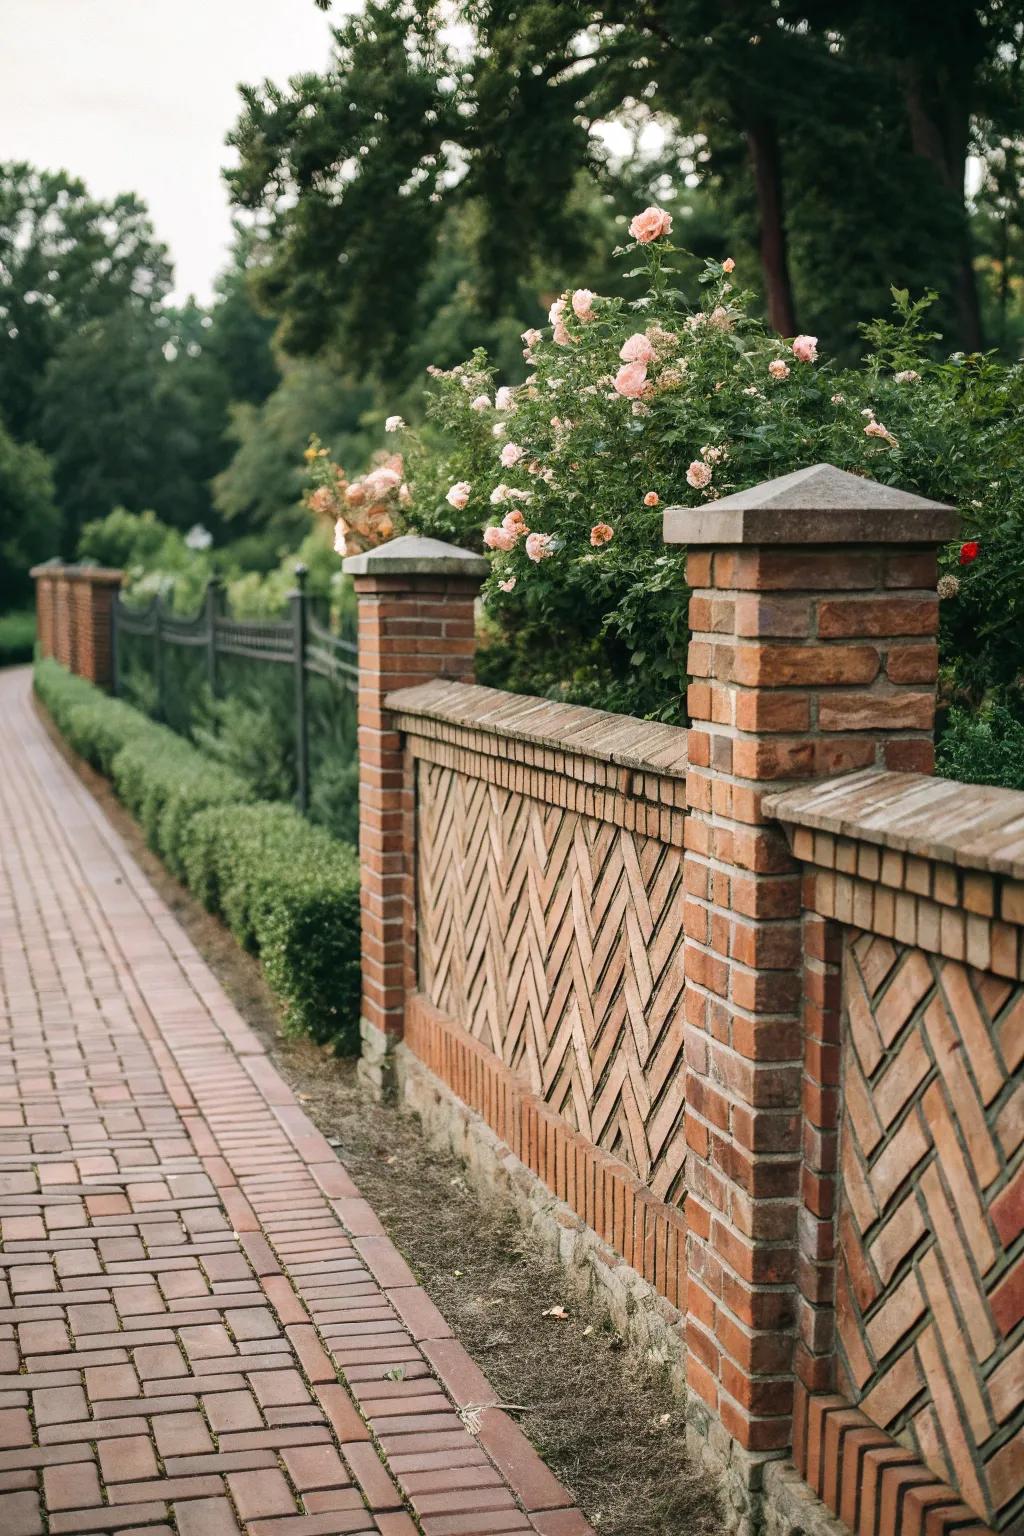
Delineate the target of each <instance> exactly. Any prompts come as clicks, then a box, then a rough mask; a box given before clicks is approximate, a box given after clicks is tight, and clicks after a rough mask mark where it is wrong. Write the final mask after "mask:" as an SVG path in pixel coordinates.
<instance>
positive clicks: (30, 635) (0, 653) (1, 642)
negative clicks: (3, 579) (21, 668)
mask: <svg viewBox="0 0 1024 1536" xmlns="http://www.w3.org/2000/svg"><path fill="white" fill-rule="evenodd" d="M35 643H36V614H35V609H34V608H25V609H15V610H14V612H13V613H3V614H0V667H13V666H16V665H17V664H18V663H19V662H23V661H31V660H32V651H33V649H34V647H35Z"/></svg>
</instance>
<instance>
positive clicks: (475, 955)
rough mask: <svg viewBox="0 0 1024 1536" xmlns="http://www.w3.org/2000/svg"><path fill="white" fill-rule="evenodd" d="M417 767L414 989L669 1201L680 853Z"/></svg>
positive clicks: (678, 1150)
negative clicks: (416, 964)
mask: <svg viewBox="0 0 1024 1536" xmlns="http://www.w3.org/2000/svg"><path fill="white" fill-rule="evenodd" d="M413 750H414V752H415V751H417V750H418V744H417V743H416V742H415V741H414V743H413ZM600 766H603V765H600ZM418 767H419V773H418V780H417V807H418V810H417V881H418V883H417V909H418V913H419V986H420V990H421V991H422V992H423V994H424V995H425V996H426V997H427V998H428V999H429V1000H430V1001H431V1002H433V1003H434V1004H435V1005H436V1006H437V1007H438V1008H439V1009H441V1010H442V1012H444V1013H446V1014H447V1015H448V1016H449V1017H451V1018H454V1019H457V1020H458V1021H459V1023H460V1024H462V1025H464V1027H465V1028H466V1029H467V1030H468V1031H469V1033H470V1034H472V1035H474V1036H475V1037H476V1038H477V1039H478V1040H480V1041H481V1042H482V1043H483V1044H484V1045H486V1046H487V1047H488V1048H489V1049H490V1050H492V1051H493V1052H494V1053H495V1055H496V1056H497V1057H498V1058H499V1060H501V1061H502V1062H503V1063H504V1064H505V1065H506V1066H508V1067H511V1068H512V1069H513V1070H514V1071H516V1072H518V1073H519V1074H520V1075H521V1076H522V1077H523V1078H524V1079H525V1081H526V1082H527V1083H528V1085H529V1087H530V1089H531V1090H532V1092H533V1093H535V1094H536V1095H537V1096H538V1097H540V1098H541V1099H543V1100H544V1101H545V1102H546V1103H547V1104H548V1105H549V1106H550V1107H551V1108H552V1109H554V1110H556V1111H558V1112H559V1113H560V1114H561V1115H563V1116H564V1118H565V1119H566V1121H567V1122H568V1123H569V1125H571V1126H572V1127H574V1128H575V1129H576V1130H578V1131H579V1132H580V1133H581V1134H582V1135H583V1136H585V1137H586V1138H587V1139H588V1140H590V1141H592V1142H593V1143H594V1144H595V1145H596V1146H598V1147H600V1148H602V1149H603V1150H605V1151H608V1152H611V1153H613V1154H614V1155H615V1156H616V1157H619V1158H621V1159H622V1160H623V1161H624V1162H625V1163H626V1164H627V1165H628V1166H629V1167H630V1168H631V1169H632V1170H633V1172H634V1173H635V1174H637V1175H638V1176H639V1177H640V1178H641V1179H642V1180H643V1181H644V1183H646V1184H647V1185H648V1186H649V1187H650V1189H651V1191H652V1193H653V1194H654V1195H655V1196H656V1197H657V1198H658V1199H665V1200H669V1201H671V1202H672V1203H677V1200H678V1198H679V1195H680V1190H679V1179H680V1173H681V1169H682V1164H683V1159H684V1156H685V1141H684V1137H683V1103H682V1095H681V1092H680V1089H681V1067H682V993H683V985H684V977H683V965H682V959H683V904H684V891H683V867H682V866H683V856H682V850H681V849H680V848H678V847H675V846H671V845H666V844H665V843H662V842H660V841H659V840H658V839H656V838H653V837H646V836H642V835H638V834H636V833H634V832H631V831H628V830H626V829H625V828H624V827H621V826H615V825H614V824H609V823H607V822H603V821H601V820H599V819H597V817H595V816H593V815H586V814H583V813H582V812H580V811H576V810H570V809H563V808H561V807H558V806H552V805H550V804H545V803H544V801H542V800H538V799H535V798H533V797H532V796H531V795H530V794H529V792H527V793H518V792H517V791H515V790H513V789H510V788H506V787H504V786H501V785H498V784H495V783H491V782H488V781H487V780H486V779H478V778H474V777H471V776H470V775H469V774H468V773H467V772H466V771H465V768H464V767H463V768H462V769H461V771H460V767H457V766H452V767H447V766H442V765H440V764H437V763H433V762H429V761H421V762H420V763H419V765H418ZM604 772H605V773H606V774H607V775H609V776H614V775H615V774H616V773H618V774H621V773H622V772H623V770H615V769H614V768H609V769H605V770H604ZM530 776H531V775H530V773H529V770H528V769H524V771H523V777H524V778H525V779H526V780H527V781H529V778H530ZM601 790H602V785H601V784H600V782H599V783H598V784H597V785H595V786H594V787H593V788H592V789H591V791H590V796H589V798H590V800H591V802H592V803H595V804H596V803H598V802H599V801H600V799H601V798H602V796H601ZM679 820H680V822H682V820H683V817H682V813H681V812H680V813H679Z"/></svg>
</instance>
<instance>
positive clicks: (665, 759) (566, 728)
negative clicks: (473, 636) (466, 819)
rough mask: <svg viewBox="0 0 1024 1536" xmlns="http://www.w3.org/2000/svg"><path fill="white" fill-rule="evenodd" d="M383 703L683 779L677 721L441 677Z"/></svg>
mask: <svg viewBox="0 0 1024 1536" xmlns="http://www.w3.org/2000/svg"><path fill="white" fill-rule="evenodd" d="M385 702H386V703H387V706H388V708H389V709H392V710H395V711H396V712H399V713H401V714H403V715H407V716H416V715H420V716H423V717H424V718H426V719H428V720H438V721H442V722H444V723H445V724H448V725H456V726H465V727H468V728H470V729H472V730H474V731H479V732H481V733H483V734H485V735H489V736H493V737H507V738H511V739H512V740H514V741H523V742H531V743H533V744H535V745H537V746H542V747H547V748H551V749H554V750H556V751H563V752H571V753H575V754H577V755H580V756H583V757H592V758H596V759H598V760H599V761H601V762H606V763H614V764H617V765H619V766H621V767H624V768H635V769H640V770H642V771H645V772H649V773H655V774H659V775H661V776H662V777H665V778H680V779H685V777H686V769H687V750H686V748H687V738H688V732H687V731H686V729H685V728H684V727H682V726H678V725H662V724H661V723H660V722H658V721H654V720H639V719H637V718H636V717H635V716H633V715H617V714H613V713H612V712H611V711H610V710H604V709H588V708H586V707H584V706H583V705H581V704H560V703H557V702H556V701H554V700H551V699H541V698H533V697H531V696H529V695H526V694H519V693H506V692H505V691H504V690H503V689H500V688H482V687H479V686H478V685H474V684H471V683H448V682H444V681H441V680H439V681H436V682H430V683H423V684H421V685H419V686H418V687H415V688H399V689H396V690H395V691H394V692H393V693H389V694H388V696H387V699H386V701H385Z"/></svg>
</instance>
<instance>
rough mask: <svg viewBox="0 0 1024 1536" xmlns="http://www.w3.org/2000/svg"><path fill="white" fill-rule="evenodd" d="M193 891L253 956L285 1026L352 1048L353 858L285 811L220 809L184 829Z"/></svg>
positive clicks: (355, 986) (355, 975)
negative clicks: (280, 1005)
mask: <svg viewBox="0 0 1024 1536" xmlns="http://www.w3.org/2000/svg"><path fill="white" fill-rule="evenodd" d="M182 862H183V865H184V868H185V873H186V879H187V881H188V884H189V887H190V889H192V890H193V891H195V892H196V894H197V895H198V896H200V898H201V900H203V901H204V902H205V903H206V905H207V906H208V907H209V908H210V909H211V910H212V911H216V912H219V913H220V914H221V915H222V916H223V918H224V920H225V922H226V923H227V924H228V927H229V928H230V929H231V931H232V933H233V934H234V935H235V937H236V938H237V939H238V941H239V943H241V944H244V945H246V947H248V948H250V949H253V950H255V951H256V953H257V954H258V955H259V957H260V961H261V963H262V965H263V968H264V971H265V973H266V977H267V981H268V982H269V983H270V986H271V987H272V989H273V991H274V992H275V993H276V995H277V996H278V997H279V998H280V1000H281V1002H282V1003H283V1005H284V1008H285V1015H286V1019H287V1023H288V1027H289V1028H290V1029H292V1030H295V1031H305V1032H307V1033H308V1034H310V1035H312V1037H313V1038H314V1040H317V1041H319V1042H320V1043H322V1044H323V1043H328V1042H329V1043H331V1044H333V1045H335V1046H336V1047H337V1048H339V1049H342V1050H350V1051H355V1050H357V1049H358V1043H359V992H360V972H359V953H360V949H359V861H358V859H357V857H356V854H355V851H354V850H353V849H352V848H350V847H348V846H347V845H346V844H345V843H341V842H339V841H338V840H337V839H336V838H333V837H331V836H330V834H329V833H327V832H325V831H324V830H323V829H322V828H320V827H315V826H311V825H310V823H309V822H307V821H306V820H304V818H303V817H302V816H300V815H299V814H298V812H297V811H294V810H292V809H291V808H290V807H288V806H283V805H263V804H256V805H251V806H245V805H218V806H214V807H211V808H210V809H209V810H205V811H202V812H200V814H199V815H197V816H194V817H193V818H192V820H191V821H190V823H189V826H188V830H187V833H186V835H185V838H184V846H183V850H182Z"/></svg>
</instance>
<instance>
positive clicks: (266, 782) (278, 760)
mask: <svg viewBox="0 0 1024 1536" xmlns="http://www.w3.org/2000/svg"><path fill="white" fill-rule="evenodd" d="M268 681H270V680H268ZM284 682H285V684H286V689H285V690H281V691H282V692H285V694H286V697H285V698H284V699H283V700H280V701H271V700H270V699H268V698H267V697H266V695H265V692H264V690H261V689H260V687H259V686H258V685H256V684H253V685H250V687H249V688H248V689H246V690H244V691H243V692H241V693H237V692H235V693H230V694H228V695H227V696H226V697H225V698H222V699H212V698H210V697H209V695H208V694H207V696H206V699H205V701H204V708H203V712H202V714H201V715H200V716H199V717H198V718H197V719H196V720H194V721H193V724H192V730H191V735H192V738H193V740H194V741H195V743H196V745H197V746H198V747H199V748H200V749H201V750H202V751H203V752H205V753H206V755H207V757H208V758H210V760H211V761H212V762H217V763H221V764H222V765H223V766H224V767H225V768H229V769H231V771H232V772H234V773H237V774H239V775H240V776H241V777H242V778H244V779H245V780H246V782H247V783H248V784H250V785H251V786H252V789H253V792H254V794H256V795H257V796H258V797H259V799H261V800H289V799H290V798H291V796H292V795H293V794H294V792H295V706H294V699H293V698H292V697H291V694H292V689H293V686H294V685H292V679H291V675H290V673H289V674H288V675H286V676H285V677H284ZM275 702H276V704H277V707H276V708H275ZM289 704H290V705H291V708H290V709H289V707H288V706H289ZM282 705H283V708H282ZM282 715H283V716H284V717H285V718H284V720H283V721H282ZM289 716H290V718H288V717H289ZM282 724H283V725H284V729H283V730H282V729H281V726H282Z"/></svg>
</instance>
